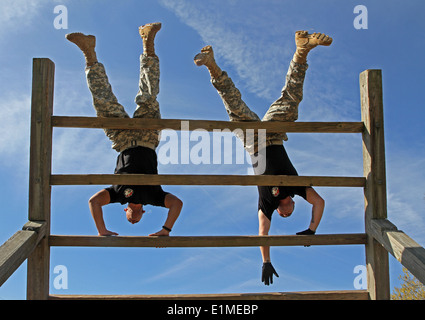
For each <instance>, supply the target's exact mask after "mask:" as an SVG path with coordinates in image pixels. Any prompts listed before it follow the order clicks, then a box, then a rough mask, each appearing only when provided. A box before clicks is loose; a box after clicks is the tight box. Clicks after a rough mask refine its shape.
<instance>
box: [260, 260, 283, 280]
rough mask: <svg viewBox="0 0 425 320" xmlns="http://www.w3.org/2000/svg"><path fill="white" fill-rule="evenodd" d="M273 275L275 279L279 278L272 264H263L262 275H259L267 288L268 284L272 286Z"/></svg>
mask: <svg viewBox="0 0 425 320" xmlns="http://www.w3.org/2000/svg"><path fill="white" fill-rule="evenodd" d="M273 274H275V276H276V277H279V275H278V274H277V272H276V270H275V269H274V268H273V266H272V263H271V262H264V263H263V273H262V275H261V281H262V282H264V284H265V285H266V286H268V285H269V283H271V284H273Z"/></svg>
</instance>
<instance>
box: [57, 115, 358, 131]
mask: <svg viewBox="0 0 425 320" xmlns="http://www.w3.org/2000/svg"><path fill="white" fill-rule="evenodd" d="M182 124H183V125H182ZM52 125H53V126H54V127H67V128H109V129H155V130H163V129H171V130H195V129H204V130H207V131H213V130H224V129H228V130H231V131H233V130H235V129H242V130H246V129H255V130H258V129H266V130H267V131H268V132H322V133H326V132H327V133H361V132H363V129H364V124H363V122H278V121H244V122H233V121H232V122H230V121H214V120H189V119H187V120H185V119H140V118H101V117H68V116H53V117H52Z"/></svg>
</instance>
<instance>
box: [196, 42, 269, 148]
mask: <svg viewBox="0 0 425 320" xmlns="http://www.w3.org/2000/svg"><path fill="white" fill-rule="evenodd" d="M194 62H195V64H196V65H197V66H202V65H205V66H206V67H207V69H208V71H209V73H210V75H211V83H212V85H213V86H214V87H215V88H216V89H217V92H218V94H219V95H220V97H221V99H222V100H223V103H224V107H225V108H226V111H227V114H228V116H229V119H230V121H260V118H259V117H258V115H257V114H256V113H255V112H253V111H252V110H251V109H249V107H248V106H247V105H246V103H245V102H244V101H243V100H242V96H241V93H240V91H239V90H238V89H237V88H236V86H235V84H234V83H233V81H232V79H231V78H230V77H229V76H228V75H227V73H226V72H225V71H222V70H221V69H220V68H219V67H218V65H217V63H216V62H215V59H214V52H213V49H212V47H211V46H206V47H204V48H202V50H201V53H199V54H197V55H196V56H195V58H194ZM235 135H236V136H237V137H238V138H239V139H240V140H241V141H242V143H243V145H244V147H245V149H246V150H247V151H248V153H250V154H251V155H252V154H254V153H255V152H257V151H258V149H259V146H260V147H264V146H265V133H264V134H259V133H257V132H254V133H253V132H248V131H246V133H245V134H244V133H243V132H242V131H239V130H238V131H236V132H235ZM263 140H264V141H263Z"/></svg>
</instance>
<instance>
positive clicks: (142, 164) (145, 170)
mask: <svg viewBox="0 0 425 320" xmlns="http://www.w3.org/2000/svg"><path fill="white" fill-rule="evenodd" d="M114 173H115V174H122V173H138V174H158V160H157V155H156V152H155V150H152V149H150V148H146V147H136V148H130V149H126V150H124V151H123V152H121V153H120V154H119V155H118V157H117V165H116V167H115V171H114ZM106 190H107V191H108V192H109V196H110V198H111V200H110V202H111V203H113V202H119V203H121V204H125V203H135V204H139V203H140V204H143V205H146V204H151V205H154V206H160V207H165V204H164V199H165V196H166V195H167V194H168V192H165V191H164V190H162V187H161V186H145V185H141V186H138V185H136V186H129V185H113V186H110V187H109V188H106Z"/></svg>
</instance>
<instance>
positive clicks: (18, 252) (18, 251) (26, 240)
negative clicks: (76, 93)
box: [0, 230, 37, 286]
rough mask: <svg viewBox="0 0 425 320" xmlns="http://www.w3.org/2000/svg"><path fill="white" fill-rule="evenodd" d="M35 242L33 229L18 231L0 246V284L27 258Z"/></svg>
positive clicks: (35, 234)
mask: <svg viewBox="0 0 425 320" xmlns="http://www.w3.org/2000/svg"><path fill="white" fill-rule="evenodd" d="M36 243H37V233H36V232H35V231H22V230H20V231H18V232H16V233H15V234H14V235H13V236H12V237H10V238H9V240H7V241H6V242H5V243H4V244H3V245H2V246H1V247H0V286H1V285H2V284H3V283H4V282H6V280H7V279H8V278H9V277H10V276H11V275H12V274H13V272H15V271H16V270H17V269H18V268H19V266H20V265H21V264H22V263H23V262H24V261H25V260H26V259H27V258H28V255H29V254H30V253H31V252H32V251H33V250H34V247H35V245H36Z"/></svg>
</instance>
